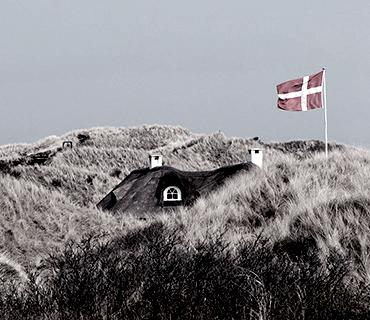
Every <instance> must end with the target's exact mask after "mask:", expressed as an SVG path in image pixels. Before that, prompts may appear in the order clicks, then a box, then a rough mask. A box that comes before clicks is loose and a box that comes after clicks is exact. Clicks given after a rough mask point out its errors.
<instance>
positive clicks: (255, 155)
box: [247, 148, 263, 168]
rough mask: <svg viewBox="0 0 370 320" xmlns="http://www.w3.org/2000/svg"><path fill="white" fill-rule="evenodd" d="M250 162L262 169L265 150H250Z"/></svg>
mask: <svg viewBox="0 0 370 320" xmlns="http://www.w3.org/2000/svg"><path fill="white" fill-rule="evenodd" d="M247 160H248V161H250V162H252V163H254V164H255V165H256V166H259V167H260V168H262V162H263V149H261V148H251V149H248V158H247Z"/></svg>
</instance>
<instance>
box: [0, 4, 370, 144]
mask: <svg viewBox="0 0 370 320" xmlns="http://www.w3.org/2000/svg"><path fill="white" fill-rule="evenodd" d="M323 66H325V67H326V68H327V86H328V87H327V91H328V116H329V139H331V140H336V141H341V142H347V143H352V144H356V145H365V146H370V130H369V121H370V96H369V90H370V2H369V1H368V0H357V1H356V0H354V1H344V0H343V1H339V0H328V1H318V0H311V1H261V0H260V1H247V0H235V1H218V0H187V1H177V0H148V1H140V0H135V1H123V0H117V1H112V0H106V1H101V0H86V1H82V0H77V1H76V0H63V1H61V0H59V1H50V0H32V1H29V0H23V1H20V0H0V111H1V114H0V144H5V143H12V142H31V141H35V140H37V139H40V138H42V137H45V136H48V135H52V134H57V135H59V134H62V133H64V132H66V131H69V130H72V129H77V128H88V127H92V126H136V125H140V124H143V123H147V124H152V123H160V124H179V125H183V126H185V127H187V128H189V129H191V130H193V131H196V132H211V131H216V130H222V131H224V132H225V133H226V134H228V135H230V136H244V137H248V136H260V137H261V138H262V139H264V140H275V141H277V140H292V139H310V138H313V139H322V138H323V114H322V111H321V110H314V111H310V112H306V113H303V112H299V113H293V112H284V111H280V110H278V109H277V108H276V106H275V105H276V94H275V90H276V89H275V85H276V84H277V83H279V82H282V81H285V80H288V79H290V78H295V77H299V76H303V75H306V74H308V73H314V72H317V71H319V70H320V69H321V67H323Z"/></svg>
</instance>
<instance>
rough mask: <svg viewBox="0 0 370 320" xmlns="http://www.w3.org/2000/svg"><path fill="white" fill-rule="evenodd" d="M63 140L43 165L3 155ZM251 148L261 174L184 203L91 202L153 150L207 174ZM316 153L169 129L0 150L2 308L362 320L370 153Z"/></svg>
mask: <svg viewBox="0 0 370 320" xmlns="http://www.w3.org/2000/svg"><path fill="white" fill-rule="evenodd" d="M81 133H83V134H84V135H85V136H88V137H89V138H88V139H86V140H84V141H82V140H81V139H79V138H78V137H79V134H81ZM64 140H71V141H73V144H74V147H73V148H72V149H65V150H58V152H57V153H56V155H55V156H54V157H53V158H52V159H51V161H50V162H48V163H47V164H44V165H37V164H33V165H27V164H19V165H16V164H14V162H13V163H12V160H14V159H21V158H22V157H25V156H27V155H30V154H34V153H37V152H40V151H43V150H51V149H53V150H54V149H56V148H59V147H61V143H62V142H63V141H64ZM252 146H253V147H256V146H258V147H262V148H264V150H265V151H264V168H263V170H253V171H251V172H250V173H248V174H241V175H239V176H238V177H236V178H235V179H232V180H229V181H228V182H227V183H226V184H225V185H224V186H223V187H221V188H219V189H218V190H215V192H213V193H212V194H210V195H206V196H204V197H202V198H200V199H199V200H198V201H197V202H196V203H195V205H194V206H193V207H191V208H179V209H178V210H175V211H173V212H171V213H161V214H151V213H150V212H148V217H147V219H146V220H141V219H138V218H136V217H135V215H134V214H127V215H125V216H112V215H111V214H109V213H104V212H100V211H98V210H97V209H96V207H95V204H96V203H97V202H98V201H99V200H100V199H101V198H102V197H103V196H104V195H105V194H106V193H107V192H108V191H110V190H111V189H112V188H113V187H114V186H115V185H116V184H117V183H119V182H120V181H121V179H123V178H124V177H125V176H126V175H127V174H128V173H129V172H130V171H131V170H134V169H137V168H140V167H145V166H147V155H148V153H151V152H153V153H154V152H159V153H161V154H163V156H164V161H165V163H166V164H168V165H172V166H175V167H177V168H180V169H186V170H200V169H202V170H204V169H213V168H217V167H219V166H223V165H228V164H234V163H239V162H243V161H245V159H246V150H247V148H248V147H252ZM323 151H324V146H323V143H322V142H319V141H301V142H291V143H271V144H267V143H263V142H260V141H255V140H252V139H241V138H227V137H226V136H225V135H223V134H222V133H215V134H211V135H200V134H193V133H191V132H189V131H188V130H186V129H184V128H181V127H169V126H168V127H166V126H144V127H140V128H93V129H90V130H79V131H75V132H70V133H67V134H65V135H64V136H62V137H54V136H53V137H49V138H46V139H44V140H41V141H38V142H36V143H35V144H22V145H14V146H10V145H8V146H3V147H0V162H1V161H2V162H1V163H0V209H1V214H2V219H1V221H0V232H1V234H2V238H1V237H0V253H2V254H3V255H2V256H0V258H1V257H3V258H1V259H2V260H1V259H0V279H2V278H4V279H5V278H6V279H7V285H6V288H7V289H6V290H5V289H4V290H5V291H4V290H3V291H2V298H1V301H0V309H1V310H3V318H6V317H8V318H9V319H15V318H17V317H18V318H34V319H40V318H41V319H54V318H55V319H66V318H68V319H91V318H96V319H101V318H103V319H108V318H109V319H122V318H126V319H176V318H180V319H191V318H193V319H217V318H218V319H323V318H325V319H367V318H368V317H369V315H370V300H369V295H368V292H369V291H368V289H369V283H370V282H369V281H370V239H369V237H370V219H369V214H370V197H369V190H370V153H369V151H368V150H365V149H359V148H354V147H350V146H343V145H336V144H331V145H330V153H329V160H328V161H327V160H326V159H325V155H324V152H323ZM13 278H14V283H19V281H21V282H22V283H24V284H23V285H22V290H16V289H14V290H12V289H11V288H10V287H9V283H11V282H12V281H9V279H10V280H12V279H13ZM4 288H5V287H4ZM83 296H85V298H83ZM76 299H77V300H76ZM81 299H82V300H81ZM83 299H85V300H83ZM91 301H94V303H91ZM31 310H32V312H31ZM11 316H13V318H11Z"/></svg>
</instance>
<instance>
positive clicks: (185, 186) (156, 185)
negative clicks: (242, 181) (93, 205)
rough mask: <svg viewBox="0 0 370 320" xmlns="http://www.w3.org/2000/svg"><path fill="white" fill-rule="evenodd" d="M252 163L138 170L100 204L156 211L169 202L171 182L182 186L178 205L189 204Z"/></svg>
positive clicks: (122, 209) (117, 208) (119, 209)
mask: <svg viewBox="0 0 370 320" xmlns="http://www.w3.org/2000/svg"><path fill="white" fill-rule="evenodd" d="M253 167H256V166H255V165H253V164H252V163H250V162H248V163H240V164H236V165H231V166H225V167H221V168H219V169H216V170H212V171H181V170H178V169H175V168H173V167H169V166H161V167H156V168H153V169H150V168H145V169H140V170H135V171H133V172H131V173H130V174H129V175H128V176H127V177H126V178H125V179H124V180H123V181H122V182H121V183H120V184H118V185H117V186H116V187H115V188H114V189H113V190H112V191H111V192H109V193H108V194H107V195H106V196H105V197H104V198H103V199H102V200H101V201H100V202H99V203H98V205H97V206H98V208H100V209H102V210H109V211H112V212H114V213H124V212H132V213H137V214H140V215H144V214H145V213H147V212H151V213H153V212H156V211H158V210H160V209H162V208H163V207H165V206H166V203H165V202H164V201H163V191H164V189H165V188H167V187H169V186H176V187H178V188H179V189H180V190H181V193H182V201H181V202H179V203H176V204H177V205H184V206H190V205H192V204H193V203H194V201H195V200H196V199H197V198H198V197H199V196H204V195H207V194H209V193H210V192H212V191H214V190H215V189H216V188H217V187H219V186H220V185H222V184H223V183H224V181H225V180H226V179H228V178H230V177H232V176H234V175H236V174H237V173H239V172H242V171H249V170H250V169H251V168H253ZM173 204H174V203H171V205H173Z"/></svg>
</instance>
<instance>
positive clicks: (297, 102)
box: [277, 70, 324, 111]
mask: <svg viewBox="0 0 370 320" xmlns="http://www.w3.org/2000/svg"><path fill="white" fill-rule="evenodd" d="M323 81H324V70H322V71H320V72H318V73H315V74H313V75H309V76H305V77H302V78H299V79H294V80H289V81H286V82H283V83H280V84H279V85H277V93H278V102H277V106H278V108H280V109H283V110H287V111H307V110H311V109H317V108H323V107H324V105H323V96H322V93H323Z"/></svg>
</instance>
